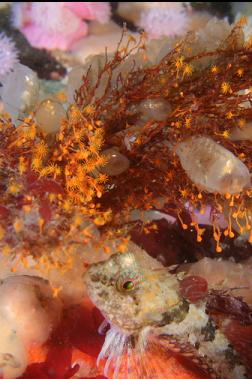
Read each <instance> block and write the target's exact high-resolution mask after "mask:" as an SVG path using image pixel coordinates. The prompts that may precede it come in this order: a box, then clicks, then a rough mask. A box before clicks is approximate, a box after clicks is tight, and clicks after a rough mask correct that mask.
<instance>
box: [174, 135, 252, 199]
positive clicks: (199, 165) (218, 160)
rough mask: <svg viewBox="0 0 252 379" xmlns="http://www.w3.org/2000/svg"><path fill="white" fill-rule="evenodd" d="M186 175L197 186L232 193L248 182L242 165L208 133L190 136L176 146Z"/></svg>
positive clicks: (241, 188)
mask: <svg viewBox="0 0 252 379" xmlns="http://www.w3.org/2000/svg"><path fill="white" fill-rule="evenodd" d="M176 153H177V155H178V156H179V159H180V163H181V165H182V167H183V169H184V170H185V172H186V174H187V175H188V177H189V178H190V179H191V180H192V181H193V182H194V184H196V186H198V187H199V188H200V189H203V190H206V191H208V192H212V193H213V192H217V193H220V194H226V193H230V194H235V193H239V192H241V191H242V190H243V189H244V188H247V187H249V186H250V185H251V179H250V173H249V170H248V168H247V167H246V165H245V164H244V163H243V162H242V161H241V160H240V159H238V158H237V157H236V156H235V155H234V154H233V153H231V152H230V151H229V150H227V149H225V148H224V147H223V146H221V145H220V144H218V143H217V142H215V141H214V140H212V139H211V138H209V137H192V138H188V139H186V140H185V141H183V142H180V143H179V144H178V146H177V148H176Z"/></svg>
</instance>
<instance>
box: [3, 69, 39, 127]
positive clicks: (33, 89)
mask: <svg viewBox="0 0 252 379" xmlns="http://www.w3.org/2000/svg"><path fill="white" fill-rule="evenodd" d="M2 85H3V87H2V88H1V97H2V101H3V105H4V110H5V111H6V112H8V113H9V114H10V115H11V117H12V119H13V120H16V119H17V118H18V116H19V115H21V114H22V113H26V112H29V111H30V110H32V109H33V107H34V106H35V104H36V103H37V101H38V96H39V81H38V77H37V74H36V73H35V72H34V71H32V70H31V69H30V68H29V67H26V66H24V65H22V64H20V63H17V64H16V65H15V66H14V68H13V71H11V72H10V73H9V74H8V75H6V76H5V77H4V79H3V80H2Z"/></svg>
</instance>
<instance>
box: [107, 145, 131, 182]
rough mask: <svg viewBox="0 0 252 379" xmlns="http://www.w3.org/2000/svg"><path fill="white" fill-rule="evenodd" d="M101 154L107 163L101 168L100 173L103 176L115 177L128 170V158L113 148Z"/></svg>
mask: <svg viewBox="0 0 252 379" xmlns="http://www.w3.org/2000/svg"><path fill="white" fill-rule="evenodd" d="M102 154H103V155H104V156H105V157H106V159H107V163H106V164H105V165H104V166H103V167H102V168H101V171H102V172H104V173H105V174H107V175H109V176H117V175H120V174H122V173H123V172H124V171H126V170H128V168H129V166H130V162H129V160H128V158H127V157H125V155H123V154H121V153H120V152H119V151H118V150H116V149H115V148H111V149H107V150H104V151H103V152H102Z"/></svg>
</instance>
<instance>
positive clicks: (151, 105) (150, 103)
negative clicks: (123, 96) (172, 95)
mask: <svg viewBox="0 0 252 379" xmlns="http://www.w3.org/2000/svg"><path fill="white" fill-rule="evenodd" d="M137 111H138V112H140V114H141V116H140V121H141V122H142V123H146V122H148V121H151V120H155V121H165V120H166V118H167V117H168V115H169V113H170V111H171V106H170V104H169V103H168V102H167V101H166V100H165V99H162V98H159V99H146V100H143V101H142V102H141V103H140V104H139V106H138V107H137Z"/></svg>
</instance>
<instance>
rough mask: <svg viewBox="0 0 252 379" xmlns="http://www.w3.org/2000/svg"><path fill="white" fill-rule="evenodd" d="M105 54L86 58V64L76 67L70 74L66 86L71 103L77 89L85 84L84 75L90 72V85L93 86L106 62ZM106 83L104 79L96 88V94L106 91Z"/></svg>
mask: <svg viewBox="0 0 252 379" xmlns="http://www.w3.org/2000/svg"><path fill="white" fill-rule="evenodd" d="M105 59H106V57H105V54H99V55H92V56H90V57H88V58H87V59H86V60H85V64H84V65H82V66H77V67H74V68H73V69H72V70H71V71H70V73H69V74H68V81H67V87H66V93H67V100H68V102H69V103H70V104H71V103H73V102H74V95H75V91H76V90H78V89H79V88H80V87H81V85H82V84H83V76H85V75H86V74H87V72H89V74H88V81H89V86H91V87H92V86H93V85H94V84H95V83H96V80H97V77H98V73H99V72H100V71H101V69H102V67H103V66H104V63H105ZM105 85H106V83H104V80H103V81H102V83H101V85H100V86H99V87H100V88H98V89H97V90H96V95H97V96H98V97H99V95H102V94H103V93H104V89H105Z"/></svg>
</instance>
